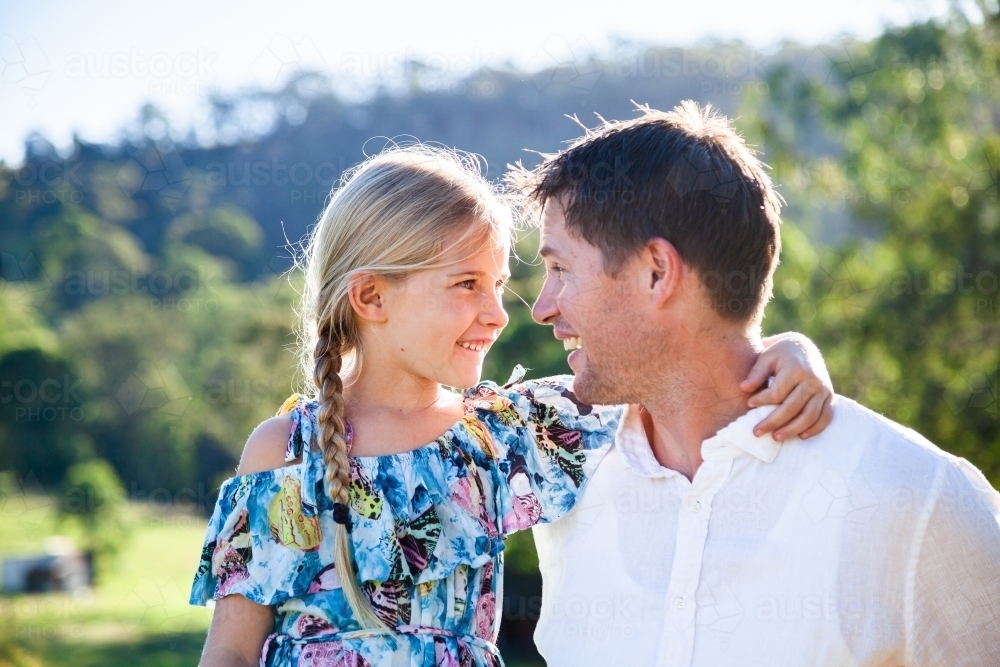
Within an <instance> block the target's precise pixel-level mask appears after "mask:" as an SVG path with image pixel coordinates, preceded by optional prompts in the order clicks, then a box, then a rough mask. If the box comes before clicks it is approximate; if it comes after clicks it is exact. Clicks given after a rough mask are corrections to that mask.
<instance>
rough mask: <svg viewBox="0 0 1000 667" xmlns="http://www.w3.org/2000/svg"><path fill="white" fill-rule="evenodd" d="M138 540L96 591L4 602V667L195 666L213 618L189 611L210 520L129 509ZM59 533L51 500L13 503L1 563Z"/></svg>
mask: <svg viewBox="0 0 1000 667" xmlns="http://www.w3.org/2000/svg"><path fill="white" fill-rule="evenodd" d="M129 511H130V514H131V516H132V521H133V525H134V529H133V532H132V535H131V539H130V540H129V541H128V542H127V543H126V546H125V548H124V549H123V550H122V552H121V553H120V554H119V556H118V557H117V558H116V559H115V561H114V564H113V566H112V567H110V568H108V570H107V571H105V572H103V573H102V578H101V580H100V581H99V582H98V585H97V586H95V587H94V589H93V591H91V592H88V593H86V594H80V595H76V596H74V595H70V594H61V593H47V594H38V595H2V596H0V667H8V666H14V665H17V666H21V665H24V666H29V665H30V666H34V665H46V666H47V665H53V666H59V667H61V666H63V665H66V666H67V667H68V666H70V665H72V666H73V667H96V666H98V665H102V666H103V665H149V666H151V667H161V666H162V667H168V666H171V667H172V666H174V665H178V666H179V665H196V664H197V663H198V656H199V655H200V653H201V646H202V644H203V642H204V639H205V632H206V630H207V629H208V624H209V622H210V621H211V617H212V612H211V611H210V610H208V609H205V608H202V607H192V606H190V605H189V604H188V602H187V600H188V594H189V592H190V588H191V580H192V578H193V576H194V570H195V566H196V565H197V561H198V557H199V555H200V553H201V543H202V539H203V538H204V532H205V520H204V519H203V518H201V517H199V516H191V515H184V514H176V513H170V514H167V513H160V512H157V510H156V508H155V507H153V506H143V505H132V506H131V507H130V510H129ZM57 533H58V534H68V535H69V536H70V537H73V533H72V532H71V531H69V532H67V531H66V530H65V529H62V528H59V527H57V526H56V525H55V520H54V515H53V505H52V501H51V500H49V499H47V498H46V497H44V496H30V495H23V496H7V497H5V498H4V499H3V505H2V507H0V558H3V557H5V556H9V555H14V554H28V553H40V552H41V551H42V550H43V544H44V540H45V538H46V537H48V536H50V535H53V534H57Z"/></svg>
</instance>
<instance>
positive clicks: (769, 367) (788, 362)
mask: <svg viewBox="0 0 1000 667" xmlns="http://www.w3.org/2000/svg"><path fill="white" fill-rule="evenodd" d="M764 346H765V347H766V349H765V350H764V351H763V352H761V354H760V356H759V357H758V358H757V363H756V364H754V367H753V368H752V369H750V374H749V375H747V379H746V380H744V381H743V382H742V383H740V388H741V389H742V390H743V391H745V392H747V393H750V392H756V393H755V394H754V395H753V396H751V397H750V400H748V401H747V405H748V406H749V407H751V408H756V407H758V406H761V405H773V404H779V403H780V405H778V407H777V408H776V409H775V410H774V412H772V413H771V414H769V415H768V416H767V418H766V419H764V420H763V421H762V422H760V423H759V424H757V426H755V427H754V430H753V432H754V435H756V436H758V437H759V436H762V435H764V434H765V433H768V432H770V431H774V433H773V434H772V435H771V437H773V438H774V439H775V440H785V439H786V438H792V437H795V436H796V435H797V436H799V438H802V439H805V438H808V437H809V436H812V435H816V434H817V433H819V432H820V431H822V430H823V429H825V428H826V427H827V426H829V424H830V421H831V420H832V419H833V406H832V399H833V383H832V382H831V381H830V374H829V373H828V372H827V370H826V364H825V363H824V362H823V355H822V354H821V353H820V351H819V348H817V347H816V345H814V344H813V342H812V341H811V340H809V339H808V338H806V337H805V336H803V335H802V334H799V333H783V334H779V335H777V336H771V337H769V338H765V339H764ZM771 376H773V377H774V380H772V382H771V386H767V384H766V383H767V379H768V378H769V377H771ZM762 386H763V388H761V387H762ZM779 427H780V428H779Z"/></svg>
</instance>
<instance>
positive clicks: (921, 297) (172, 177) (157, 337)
mask: <svg viewBox="0 0 1000 667" xmlns="http://www.w3.org/2000/svg"><path fill="white" fill-rule="evenodd" d="M994 45H995V40H994V39H993V38H992V37H991V35H990V34H989V33H988V32H984V31H983V29H982V28H979V27H975V26H966V25H961V24H955V25H952V26H950V27H948V28H943V27H941V26H938V25H933V24H927V25H921V26H912V27H909V28H905V29H899V30H895V31H890V32H887V33H886V34H885V35H883V36H881V37H879V38H877V39H875V40H872V41H871V42H866V43H863V42H854V41H843V42H838V43H836V44H827V45H820V46H816V47H801V46H788V47H787V48H785V49H782V50H780V51H778V52H776V53H770V54H765V53H761V52H760V51H757V50H754V49H751V48H748V47H746V46H743V45H740V44H724V45H717V46H714V47H710V48H703V49H685V50H681V49H667V48H646V47H635V46H628V45H622V46H620V47H619V48H618V49H617V51H616V52H615V53H614V54H611V55H606V56H604V57H601V58H597V57H591V58H589V59H582V58H581V59H575V60H560V59H559V58H558V57H555V56H553V57H550V58H549V60H550V61H551V62H550V64H549V66H544V67H541V68H540V69H539V70H538V71H534V72H521V71H515V70H512V69H508V70H481V71H477V72H475V73H473V74H470V75H468V76H466V77H464V78H461V79H449V78H448V77H447V76H445V75H444V74H442V73H441V72H440V71H436V70H435V69H434V68H433V67H432V66H429V65H427V64H422V63H416V62H413V63H409V64H407V66H406V68H405V72H404V75H403V76H402V77H399V78H397V79H395V80H392V81H386V82H385V85H384V86H382V87H381V88H379V89H377V90H376V91H375V92H374V93H373V94H372V95H371V96H370V97H367V98H365V99H363V100H361V101H358V100H352V99H347V98H345V97H343V96H338V95H337V94H335V93H334V92H332V91H334V90H336V89H337V85H336V84H337V82H331V81H327V80H325V79H324V78H323V77H322V76H320V75H311V76H303V77H300V78H299V79H297V80H295V81H290V82H289V83H288V85H287V86H286V87H285V89H283V90H281V91H278V92H262V91H245V92H244V93H243V94H241V95H239V96H235V97H231V98H224V99H223V98H220V99H216V100H215V103H214V107H213V117H212V123H213V124H214V128H215V131H214V134H215V136H216V137H217V138H218V141H217V142H215V143H213V144H212V145H211V146H201V145H198V144H197V142H195V141H194V139H193V138H187V139H185V138H183V137H178V136H176V135H175V134H174V133H172V131H171V128H169V127H167V126H166V122H165V120H164V119H163V117H162V116H161V114H159V113H158V112H157V110H156V109H154V108H149V107H147V108H145V109H143V110H142V111H141V114H140V120H139V123H138V126H139V127H141V129H142V132H132V133H131V134H129V135H128V136H129V137H131V138H130V139H127V140H123V141H122V142H120V143H115V144H109V145H95V144H87V143H84V142H77V143H76V145H75V147H74V149H73V151H72V154H71V155H69V156H68V157H66V156H61V155H60V154H58V153H57V152H56V151H55V150H54V149H53V148H52V146H51V145H50V144H48V143H47V142H46V141H45V139H44V138H43V137H38V136H35V137H32V138H31V139H30V140H29V141H28V143H27V157H26V160H25V162H24V164H21V165H3V164H0V252H2V280H0V380H2V381H3V385H2V392H3V400H2V402H0V416H2V419H0V470H13V471H15V473H16V474H17V475H18V476H19V477H20V478H23V479H27V478H30V479H34V480H37V481H38V483H39V484H42V485H43V486H49V487H50V486H52V485H54V484H57V483H58V482H59V480H60V479H62V477H63V474H64V472H65V470H66V469H67V467H68V466H70V465H72V464H73V463H75V462H79V461H83V460H88V459H91V458H94V457H99V458H103V459H107V460H108V461H110V462H111V463H112V464H113V466H114V468H115V469H116V471H117V472H118V474H119V475H120V476H121V477H122V478H123V480H124V481H125V483H126V487H127V488H129V489H130V492H131V493H133V495H134V496H136V497H139V496H141V495H142V494H146V495H147V496H148V494H149V493H151V492H152V490H155V489H166V490H168V491H169V492H170V493H176V492H178V490H180V489H184V488H194V487H195V486H197V488H201V489H211V488H212V485H213V484H215V483H217V482H218V480H219V479H220V478H221V477H224V476H226V475H228V474H231V472H232V468H233V465H234V463H235V460H236V457H237V456H238V455H239V452H240V451H241V449H242V446H243V442H244V441H245V439H246V436H247V435H248V434H249V432H250V430H252V428H253V427H254V426H255V425H256V424H257V423H258V422H259V421H260V420H261V419H263V418H265V417H267V416H269V415H270V414H273V412H274V410H276V409H277V407H278V405H280V403H281V401H282V400H283V399H284V398H285V397H286V396H287V395H288V393H290V392H291V391H292V390H293V389H296V388H298V385H297V379H296V378H295V377H294V370H295V366H294V364H295V359H294V356H293V354H292V352H291V348H292V347H293V346H294V343H295V338H294V335H292V333H291V327H292V325H293V323H294V322H293V307H294V305H295V298H296V294H295V281H296V276H295V275H294V274H292V275H290V276H283V275H282V273H283V272H284V271H285V270H286V269H287V268H288V267H289V266H290V261H289V257H290V254H291V251H290V249H289V248H287V247H286V244H288V243H292V244H294V243H295V242H297V241H298V240H299V239H301V238H302V236H303V234H305V232H306V231H307V229H308V227H309V226H310V225H311V224H312V223H313V222H315V220H316V218H317V215H318V214H319V212H320V210H321V208H322V205H323V202H324V200H325V198H326V196H327V195H328V194H329V192H330V189H331V187H332V185H333V184H334V183H335V182H336V180H337V179H338V177H339V176H340V174H341V173H342V172H343V170H344V169H346V168H349V167H351V166H353V165H355V164H356V163H358V162H359V161H360V160H361V159H362V158H363V157H364V155H365V154H366V153H368V154H371V153H374V152H377V151H378V150H379V149H380V148H382V147H383V146H384V145H385V143H386V142H387V141H390V140H396V141H407V140H414V139H416V140H420V141H424V142H438V143H440V144H443V145H446V146H452V147H457V148H460V149H464V150H466V151H470V152H473V153H476V154H479V155H481V156H482V157H483V158H484V160H485V162H486V164H487V165H488V175H489V176H490V178H499V177H500V176H501V175H502V173H503V172H504V170H505V167H506V165H507V164H508V163H511V162H514V161H517V160H524V161H525V163H526V164H529V165H531V164H534V163H535V162H537V160H538V156H537V155H536V154H534V153H531V152H526V150H525V149H530V150H534V151H542V152H552V151H555V150H558V149H559V148H560V146H561V145H563V142H565V141H567V140H570V139H573V138H576V137H578V136H579V135H580V134H581V133H582V132H583V130H582V128H581V127H580V125H579V124H577V123H576V122H574V121H573V120H571V119H570V118H567V115H569V116H572V115H574V114H575V115H577V116H578V117H579V121H580V122H581V123H583V124H585V125H588V126H592V125H594V124H596V123H597V122H598V120H597V117H596V116H595V115H594V114H595V113H597V114H600V116H602V117H604V118H608V119H612V118H617V119H620V118H630V117H633V115H634V113H635V104H634V103H639V104H649V105H650V106H652V107H654V108H660V109H668V108H670V107H672V106H674V105H675V104H677V103H678V102H679V101H681V100H683V99H688V98H691V99H695V100H698V101H700V102H703V103H708V102H710V103H712V104H713V105H715V106H717V107H719V108H720V109H721V110H723V111H724V112H726V113H728V114H731V115H733V116H734V117H736V119H737V120H736V122H737V126H738V128H739V129H740V130H741V131H743V132H745V133H746V134H747V135H748V138H749V140H750V142H751V143H752V144H754V145H756V146H758V147H759V148H760V149H762V150H763V152H764V159H765V161H766V162H768V163H769V164H771V165H772V167H773V172H772V173H773V176H774V178H775V180H776V182H778V184H779V187H780V189H781V192H782V193H783V194H784V196H785V198H786V200H787V201H788V207H787V208H786V209H785V213H784V215H783V217H784V220H785V225H786V229H785V232H784V243H785V251H784V254H783V262H782V267H781V268H780V269H779V273H778V276H777V282H776V300H775V303H773V304H772V306H771V307H770V308H769V311H768V319H767V321H766V326H767V327H768V329H769V330H772V331H773V330H776V329H780V328H795V329H799V330H803V331H805V332H806V333H808V334H809V335H811V336H813V337H814V338H815V339H816V340H817V341H818V342H819V343H820V344H821V346H822V348H823V350H824V352H825V353H826V354H827V358H828V362H829V364H830V366H831V369H832V371H833V374H834V378H835V381H836V382H837V383H838V389H840V391H841V392H842V393H846V394H848V395H851V396H853V397H856V398H858V399H859V400H861V401H862V402H864V403H866V404H867V405H870V406H872V407H874V408H876V409H879V410H880V411H883V412H884V413H885V414H887V415H888V416H890V417H892V418H893V419H896V420H898V421H901V422H904V423H907V424H910V425H913V426H915V427H916V428H919V429H921V430H922V431H923V432H924V433H925V434H927V435H928V436H929V437H931V438H932V439H934V440H935V441H937V442H940V444H942V446H945V447H946V448H949V449H951V450H952V451H955V452H957V453H960V454H962V455H963V456H968V457H970V458H971V459H972V460H973V461H974V462H975V463H977V464H978V465H980V466H981V467H983V468H984V469H986V470H987V472H988V474H989V475H990V476H991V479H992V480H994V481H996V480H997V479H998V478H1000V443H998V441H997V425H996V422H997V416H996V415H997V408H996V364H997V357H998V354H997V349H998V348H1000V334H998V331H1000V329H998V326H997V320H998V318H997V314H996V306H995V305H994V303H995V302H996V301H997V298H996V295H995V291H996V275H997V273H998V272H1000V248H998V246H1000V243H998V241H997V236H998V234H997V226H996V220H997V218H998V214H997V196H996V188H995V182H996V179H995V174H996V167H995V165H996V164H997V160H996V159H994V158H995V155H997V154H998V153H997V152H996V151H997V148H996V147H997V146H1000V139H998V136H1000V135H998V132H997V124H998V122H997V121H996V120H995V119H996V118H1000V110H998V109H1000V104H998V100H1000V93H998V92H997V91H998V90H1000V86H998V83H1000V80H998V78H997V73H996V65H995V63H996V54H995V47H994ZM543 64H544V61H543ZM991 174H992V175H993V176H994V178H993V180H992V181H991V180H990V175H991ZM990 183H993V185H992V186H991V185H990ZM991 188H992V189H991ZM523 249H524V250H525V252H524V253H523V254H524V255H525V257H526V258H530V254H531V252H532V250H533V249H532V248H531V239H528V240H526V241H525V244H524V248H523ZM949 275H950V276H951V279H950V280H951V282H950V283H949V278H948V276H949ZM955 276H970V278H968V279H966V278H962V279H963V280H964V281H965V282H963V283H962V285H966V286H967V285H971V287H970V288H968V291H962V290H964V289H966V287H958V286H957V283H956V282H955ZM286 278H290V282H291V284H289V281H288V280H286ZM515 278H516V280H515V281H514V282H513V283H512V289H511V290H510V291H509V293H508V305H509V307H510V312H511V324H510V326H509V327H508V329H507V331H506V332H505V334H504V337H503V338H502V340H501V342H500V344H498V346H496V347H495V348H494V349H493V351H492V352H491V354H490V357H489V358H488V367H487V369H486V370H487V373H488V375H490V376H492V377H496V378H500V379H505V377H506V375H507V373H509V371H510V368H511V367H512V366H513V364H514V363H517V362H520V363H522V364H524V365H525V366H527V367H529V368H531V369H532V374H533V375H539V374H542V373H550V372H560V371H564V370H565V369H566V366H565V364H564V361H563V354H564V353H563V352H562V350H561V348H560V347H559V346H558V345H556V344H555V341H553V340H552V338H551V334H550V333H549V332H548V331H546V330H544V329H543V328H541V327H536V326H534V325H532V324H531V323H530V318H529V316H528V312H527V309H526V308H525V307H524V305H523V303H522V302H521V301H520V297H523V298H524V299H527V300H530V298H531V295H532V293H533V292H534V291H535V290H536V289H537V288H538V273H537V271H536V270H535V269H534V267H532V266H529V265H527V264H523V263H522V264H518V265H517V266H516V267H515ZM991 279H992V281H993V282H992V283H990V280H991ZM970 280H971V282H969V281H970ZM928 281H929V283H928ZM927 284H930V285H931V287H930V288H927ZM949 285H951V286H952V287H951V289H949ZM299 379H300V378H299ZM991 383H992V384H991ZM991 397H992V398H991ZM8 399H9V400H8ZM203 495H204V497H206V498H208V499H209V505H210V504H211V501H212V500H214V497H213V496H212V493H211V492H209V491H205V492H204V494H203Z"/></svg>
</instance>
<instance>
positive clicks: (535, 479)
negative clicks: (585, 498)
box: [486, 375, 621, 535]
mask: <svg viewBox="0 0 1000 667" xmlns="http://www.w3.org/2000/svg"><path fill="white" fill-rule="evenodd" d="M493 389H494V390H495V391H496V393H497V395H498V397H497V399H496V402H495V405H494V407H496V405H502V406H508V405H509V408H506V409H499V410H494V411H493V412H492V413H489V414H487V415H486V422H487V424H488V426H489V427H490V428H489V430H490V431H491V435H492V436H493V441H494V442H495V443H496V447H497V451H496V452H495V456H496V459H497V477H498V479H497V480H496V481H497V514H498V516H499V519H500V522H499V523H500V527H501V530H502V532H503V534H504V535H506V534H508V533H511V532H514V531H518V530H524V529H526V528H530V527H531V526H534V525H536V524H538V523H549V522H552V521H556V520H558V519H560V518H562V517H563V516H565V515H566V513H568V512H569V511H570V510H571V509H572V508H573V506H574V505H575V504H576V500H577V498H578V497H579V496H580V494H581V493H582V492H583V490H584V488H585V487H586V484H587V481H588V480H589V479H590V477H591V476H592V475H593V473H594V470H595V469H596V468H597V465H598V464H599V463H600V461H601V460H602V459H603V457H604V455H605V454H606V453H607V451H608V448H609V447H610V446H611V444H612V442H613V441H614V434H615V430H616V428H617V424H618V419H619V417H620V416H621V409H620V408H617V407H613V408H612V407H602V406H590V405H586V404H583V403H580V402H579V401H578V400H577V398H576V395H575V394H574V393H573V378H572V376H568V375H563V376H556V377H550V378H544V379H541V380H532V381H530V382H523V383H516V384H508V385H504V386H503V387H496V386H495V385H494V386H493Z"/></svg>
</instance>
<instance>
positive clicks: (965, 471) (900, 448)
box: [801, 395, 996, 493]
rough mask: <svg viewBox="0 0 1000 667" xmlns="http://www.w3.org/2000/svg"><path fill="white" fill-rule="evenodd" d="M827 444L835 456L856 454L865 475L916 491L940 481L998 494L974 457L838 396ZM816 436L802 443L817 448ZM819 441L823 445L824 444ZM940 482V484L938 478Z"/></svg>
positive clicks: (960, 488)
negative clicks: (954, 451) (953, 451)
mask: <svg viewBox="0 0 1000 667" xmlns="http://www.w3.org/2000/svg"><path fill="white" fill-rule="evenodd" d="M827 432H828V437H827V438H823V439H820V438H816V440H817V441H819V440H823V441H824V442H823V444H822V448H823V449H825V450H826V452H827V455H829V456H832V457H837V456H838V455H839V456H844V457H850V458H856V460H857V462H858V464H859V468H860V469H861V471H862V473H863V474H864V475H865V477H866V478H867V479H868V480H869V481H871V482H872V483H875V484H884V485H887V486H906V487H908V488H909V489H911V490H916V489H917V488H920V487H925V488H926V489H927V490H928V491H929V490H930V488H931V487H932V486H937V483H940V484H943V485H944V487H945V489H950V490H951V491H953V492H962V491H963V490H968V491H971V490H973V489H975V490H977V491H986V492H988V493H996V492H995V491H994V490H993V488H992V486H990V484H989V482H988V481H987V480H986V478H985V476H984V475H983V473H982V472H981V471H980V470H979V469H978V468H976V467H975V466H974V465H973V464H972V463H970V462H969V461H968V460H966V459H964V458H961V457H959V456H955V455H954V454H951V453H949V452H946V451H945V450H943V449H942V448H941V447H939V446H938V445H937V444H935V443H933V442H931V441H930V440H928V439H927V438H926V437H924V436H923V435H922V434H920V433H919V432H917V431H916V430H914V429H912V428H910V427H908V426H904V425H903V424H900V423H898V422H895V421H893V420H891V419H889V418H888V417H886V416H884V415H881V414H879V413H878V412H875V411H874V410H871V409H870V408H867V407H865V406H864V405H861V404H860V403H858V402H856V401H854V400H851V399H850V398H847V397H846V396H840V395H837V396H836V398H835V403H834V417H833V421H832V422H831V424H830V426H829V427H828V429H827ZM812 440H813V439H810V440H806V441H805V442H804V443H801V444H802V446H803V447H806V448H808V447H811V446H812V444H811V442H812ZM815 444H817V445H819V444H820V442H816V443H815ZM935 479H936V480H938V482H937V483H935V482H934V480H935Z"/></svg>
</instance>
